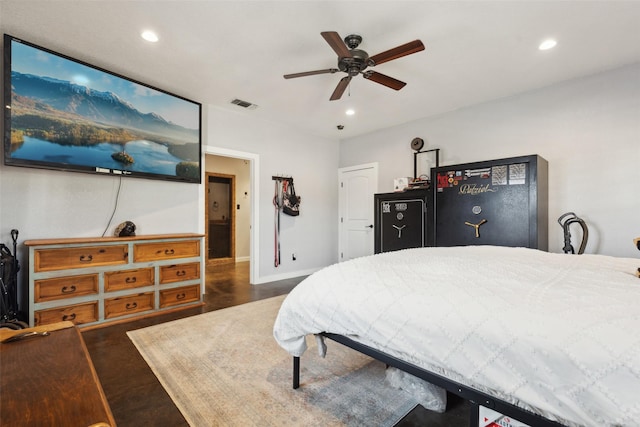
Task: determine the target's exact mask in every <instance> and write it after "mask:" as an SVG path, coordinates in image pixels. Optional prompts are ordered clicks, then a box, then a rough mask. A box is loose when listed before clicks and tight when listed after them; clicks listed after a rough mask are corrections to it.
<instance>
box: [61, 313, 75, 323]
mask: <svg viewBox="0 0 640 427" xmlns="http://www.w3.org/2000/svg"><path fill="white" fill-rule="evenodd" d="M62 320H63V321H67V320H71V321H73V320H76V314H75V313H71V314H65V315H64V316H62Z"/></svg>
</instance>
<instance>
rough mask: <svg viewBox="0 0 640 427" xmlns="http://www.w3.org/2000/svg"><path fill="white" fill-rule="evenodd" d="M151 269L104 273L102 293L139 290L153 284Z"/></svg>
mask: <svg viewBox="0 0 640 427" xmlns="http://www.w3.org/2000/svg"><path fill="white" fill-rule="evenodd" d="M153 279H154V273H153V268H136V269H133V270H121V271H108V272H106V273H104V291H105V292H113V291H119V290H122V289H132V288H141V287H143V286H151V285H153V284H154V281H153Z"/></svg>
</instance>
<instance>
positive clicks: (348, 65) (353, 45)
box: [284, 31, 424, 101]
mask: <svg viewBox="0 0 640 427" xmlns="http://www.w3.org/2000/svg"><path fill="white" fill-rule="evenodd" d="M320 35H321V36H322V37H323V38H324V39H325V41H326V42H327V43H328V44H329V46H331V48H332V49H333V51H334V52H335V53H336V54H337V55H338V68H328V69H325V70H316V71H305V72H302V73H294V74H285V75H284V78H285V79H292V78H296V77H306V76H313V75H316V74H334V73H337V72H338V71H341V72H344V73H347V76H345V77H343V78H342V79H341V80H340V81H339V82H338V85H337V86H336V88H335V90H334V91H333V93H332V94H331V97H330V98H329V100H330V101H335V100H338V99H340V98H341V97H342V95H343V94H344V91H345V90H346V89H347V87H348V86H349V83H350V82H351V79H352V78H353V77H355V76H357V75H358V74H362V76H363V77H364V78H365V79H367V80H371V81H373V82H376V83H378V84H381V85H383V86H386V87H388V88H391V89H394V90H400V89H402V88H403V87H404V86H405V85H406V83H405V82H402V81H400V80H397V79H394V78H393V77H389V76H386V75H384V74H381V73H378V72H376V71H372V70H367V71H365V70H366V69H367V68H368V67H375V66H376V65H379V64H382V63H385V62H388V61H391V60H394V59H398V58H402V57H403V56H407V55H411V54H413V53H416V52H420V51H422V50H424V44H422V42H421V41H420V40H414V41H412V42H409V43H405V44H403V45H400V46H397V47H395V48H393V49H389V50H386V51H384V52H381V53H379V54H377V55H374V56H371V57H370V56H369V54H368V53H367V52H365V51H364V50H361V49H358V46H360V43H361V42H362V37H361V36H359V35H357V34H350V35H348V36H347V37H345V38H344V40H343V39H342V38H341V37H340V35H339V34H338V33H337V32H335V31H325V32H322V33H320Z"/></svg>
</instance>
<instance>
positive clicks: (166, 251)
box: [164, 249, 176, 255]
mask: <svg viewBox="0 0 640 427" xmlns="http://www.w3.org/2000/svg"><path fill="white" fill-rule="evenodd" d="M175 253H176V251H174V250H173V249H165V250H164V254H165V255H173V254H175Z"/></svg>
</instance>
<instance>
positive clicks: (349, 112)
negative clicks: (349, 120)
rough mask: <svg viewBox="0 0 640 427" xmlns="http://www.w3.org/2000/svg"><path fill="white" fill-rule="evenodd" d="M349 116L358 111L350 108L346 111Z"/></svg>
mask: <svg viewBox="0 0 640 427" xmlns="http://www.w3.org/2000/svg"><path fill="white" fill-rule="evenodd" d="M344 113H345V114H346V115H347V116H353V115H354V114H355V113H356V112H355V111H354V110H353V109H352V108H349V109H348V110H347V111H345V112H344Z"/></svg>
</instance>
